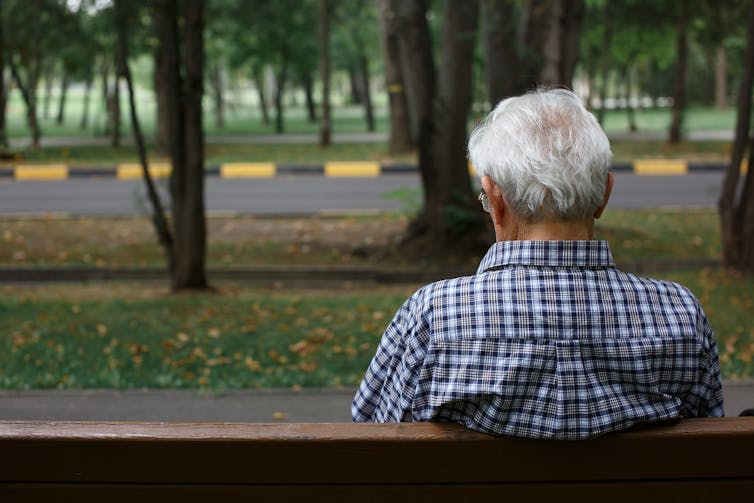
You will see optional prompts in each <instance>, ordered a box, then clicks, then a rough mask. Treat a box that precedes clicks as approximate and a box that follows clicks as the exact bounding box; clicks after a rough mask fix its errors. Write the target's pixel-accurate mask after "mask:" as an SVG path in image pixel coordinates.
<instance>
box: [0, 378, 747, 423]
mask: <svg viewBox="0 0 754 503" xmlns="http://www.w3.org/2000/svg"><path fill="white" fill-rule="evenodd" d="M354 391H355V390H354V389H350V388H346V389H304V390H301V391H294V390H290V389H264V390H239V391H226V392H222V393H218V394H216V395H211V394H207V395H202V394H201V393H199V392H197V391H195V390H130V391H20V392H14V391H3V392H0V419H5V420H71V421H85V420H90V421H188V422H193V421H211V422H276V421H280V422H342V421H350V420H351V413H350V405H351V399H352V398H353V395H354ZM723 391H724V393H725V412H726V415H730V416H736V415H738V414H739V413H740V412H741V411H742V410H744V409H747V408H753V407H754V381H742V382H725V383H724V384H723Z"/></svg>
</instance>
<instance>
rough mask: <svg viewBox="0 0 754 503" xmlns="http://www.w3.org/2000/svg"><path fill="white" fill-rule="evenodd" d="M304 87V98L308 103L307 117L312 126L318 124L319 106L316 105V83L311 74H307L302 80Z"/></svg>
mask: <svg viewBox="0 0 754 503" xmlns="http://www.w3.org/2000/svg"><path fill="white" fill-rule="evenodd" d="M301 80H302V82H301V83H302V84H303V85H304V96H305V101H306V116H307V118H308V119H309V122H311V123H312V124H313V123H315V122H317V105H315V103H314V81H313V79H312V76H311V74H309V73H307V74H305V75H303V76H302V78H301Z"/></svg>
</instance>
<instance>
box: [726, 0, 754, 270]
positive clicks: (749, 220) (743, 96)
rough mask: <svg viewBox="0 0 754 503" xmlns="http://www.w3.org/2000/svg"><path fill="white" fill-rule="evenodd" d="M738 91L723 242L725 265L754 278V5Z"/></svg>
mask: <svg viewBox="0 0 754 503" xmlns="http://www.w3.org/2000/svg"><path fill="white" fill-rule="evenodd" d="M743 63H744V66H743V72H742V75H741V82H740V87H739V91H738V110H737V114H738V115H737V119H736V136H735V139H734V142H733V148H732V150H731V161H730V165H729V166H728V169H727V171H726V173H725V180H724V182H723V188H722V191H721V193H720V199H719V201H718V208H719V211H720V224H721V230H722V238H723V262H724V264H725V266H726V267H727V268H730V269H733V270H737V271H740V272H743V273H746V274H748V275H754V169H752V166H754V152H752V149H750V148H749V147H750V145H751V132H750V125H751V95H752V85H753V84H754V1H752V2H751V3H750V8H749V21H748V25H747V29H746V53H745V57H744V62H743ZM747 149H749V150H750V152H749V159H748V165H749V170H748V172H747V174H746V177H745V179H744V181H743V184H741V183H740V177H741V161H742V160H743V157H744V154H745V153H746V151H747Z"/></svg>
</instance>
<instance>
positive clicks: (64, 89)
mask: <svg viewBox="0 0 754 503" xmlns="http://www.w3.org/2000/svg"><path fill="white" fill-rule="evenodd" d="M67 95H68V74H67V73H63V78H62V79H60V101H59V102H58V115H57V117H56V118H55V122H56V123H57V124H60V125H62V124H63V123H64V122H65V99H66V97H67Z"/></svg>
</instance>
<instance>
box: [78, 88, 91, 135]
mask: <svg viewBox="0 0 754 503" xmlns="http://www.w3.org/2000/svg"><path fill="white" fill-rule="evenodd" d="M93 80H94V79H93V78H91V77H90V78H88V79H87V80H86V82H85V83H84V103H83V105H82V108H81V122H80V123H79V128H80V129H86V128H87V127H89V103H90V102H91V98H92V83H93Z"/></svg>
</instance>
